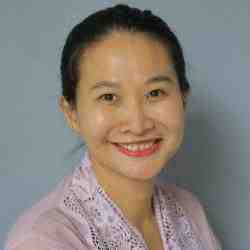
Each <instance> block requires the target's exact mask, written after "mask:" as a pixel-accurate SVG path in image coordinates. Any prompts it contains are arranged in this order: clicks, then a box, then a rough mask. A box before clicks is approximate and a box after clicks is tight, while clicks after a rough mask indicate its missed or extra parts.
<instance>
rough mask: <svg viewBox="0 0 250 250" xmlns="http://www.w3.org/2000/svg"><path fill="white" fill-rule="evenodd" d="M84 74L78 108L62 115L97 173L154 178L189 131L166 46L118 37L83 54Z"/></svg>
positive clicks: (117, 34)
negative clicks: (185, 128) (186, 130)
mask: <svg viewBox="0 0 250 250" xmlns="http://www.w3.org/2000/svg"><path fill="white" fill-rule="evenodd" d="M79 71H80V81H79V82H78V89H77V103H76V109H74V110H70V109H66V108H65V107H66V106H65V105H64V106H65V107H64V108H63V111H64V113H65V115H66V118H67V121H68V122H69V125H70V127H71V128H72V129H73V130H74V131H75V132H76V133H78V134H79V135H80V136H81V137H82V139H83V140H84V141H85V143H86V145H87V148H88V151H89V154H90V158H91V161H92V163H93V166H94V168H95V169H96V171H99V170H100V171H102V172H105V173H107V174H108V175H109V176H111V173H113V174H115V175H119V176H122V177H126V178H132V179H134V180H149V179H152V178H153V177H155V176H156V175H157V174H158V173H159V172H160V170H161V169H162V168H163V167H164V164H165V163H166V162H168V160H169V159H170V158H171V157H172V156H173V155H174V154H175V152H176V151H177V149H178V148H179V146H180V144H181V141H182V138H183V130H184V108H183V99H182V98H183V97H182V93H181V91H180V88H179V84H178V80H177V75H176V73H175V71H174V68H173V64H172V61H171V58H170V55H169V54H168V53H167V52H166V49H165V47H164V46H163V45H162V44H161V43H160V42H158V41H156V40H153V39H150V38H149V37H147V36H146V35H143V34H139V33H138V34H131V33H129V32H118V31H117V32H113V33H111V34H110V35H108V36H107V37H106V38H105V39H104V40H103V41H99V42H96V43H95V44H94V45H92V46H91V47H89V48H88V49H87V50H86V51H85V52H84V56H82V58H81V61H80V66H79ZM64 102H65V101H64ZM62 103H63V102H62ZM61 106H62V107H63V104H62V105H61ZM98 169H99V170H98Z"/></svg>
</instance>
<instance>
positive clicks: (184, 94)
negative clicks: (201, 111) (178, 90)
mask: <svg viewBox="0 0 250 250" xmlns="http://www.w3.org/2000/svg"><path fill="white" fill-rule="evenodd" d="M188 96H189V91H185V92H183V93H182V101H183V106H184V109H186V106H187V99H188Z"/></svg>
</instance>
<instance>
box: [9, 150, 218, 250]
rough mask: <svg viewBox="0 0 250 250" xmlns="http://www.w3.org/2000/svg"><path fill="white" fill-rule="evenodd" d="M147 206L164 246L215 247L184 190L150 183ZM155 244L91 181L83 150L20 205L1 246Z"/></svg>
mask: <svg viewBox="0 0 250 250" xmlns="http://www.w3.org/2000/svg"><path fill="white" fill-rule="evenodd" d="M153 207H154V212H155V216H156V219H157V223H158V226H159V229H160V234H161V239H162V242H163V246H164V249H165V250H181V249H183V250H184V249H185V250H198V249H199V250H220V249H221V246H220V243H219V241H218V240H217V238H216V236H215V235H214V233H213V231H212V229H211V227H210V225H209V223H208V221H207V218H206V215H205V213H204V210H203V208H202V206H201V204H200V203H199V201H198V199H197V198H196V197H195V196H194V195H193V194H192V193H190V192H189V191H187V190H185V189H183V188H180V187H177V186H176V185H173V184H166V185H164V186H163V185H162V184H156V185H155V189H154V195H153ZM78 249H79V250H80V249H81V250H92V249H103V250H130V249H131V250H132V249H133V250H139V249H140V250H156V249H149V248H148V246H147V244H146V242H145V240H144V239H143V237H142V235H141V233H140V232H139V231H138V230H137V228H136V227H134V226H133V225H131V224H130V223H129V221H128V220H127V219H126V218H125V216H124V215H123V213H122V211H121V210H120V208H119V207H118V206H117V205H116V204H115V203H114V202H113V201H112V200H111V199H110V198H109V196H108V195H107V194H106V193H105V191H104V190H103V189H102V187H101V186H100V185H99V183H98V182H97V179H96V177H95V173H94V172H93V170H92V168H91V162H90V160H89V157H88V153H87V152H86V153H85V157H84V158H83V159H82V161H81V162H80V163H79V164H78V165H77V166H76V168H75V169H74V171H73V173H72V174H70V175H68V176H66V177H65V178H64V179H63V180H62V181H61V182H60V183H59V184H58V186H57V187H56V188H55V189H54V190H53V191H52V192H51V193H49V194H48V195H47V196H46V197H44V198H43V199H42V200H40V201H39V202H38V203H37V204H35V205H34V206H33V207H32V208H31V209H29V210H27V211H25V213H23V214H22V216H20V217H19V219H18V221H17V222H16V224H15V226H13V228H12V230H11V231H10V232H9V234H8V238H7V242H6V246H5V250H78Z"/></svg>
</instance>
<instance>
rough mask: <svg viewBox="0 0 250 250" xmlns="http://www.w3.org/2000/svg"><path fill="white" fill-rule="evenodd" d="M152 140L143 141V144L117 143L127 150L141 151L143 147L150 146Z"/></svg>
mask: <svg viewBox="0 0 250 250" xmlns="http://www.w3.org/2000/svg"><path fill="white" fill-rule="evenodd" d="M153 144H154V142H149V143H143V144H127V145H125V144H119V145H120V146H121V147H124V148H126V149H127V150H129V151H133V152H134V151H142V150H144V149H147V148H150V147H152V145H153Z"/></svg>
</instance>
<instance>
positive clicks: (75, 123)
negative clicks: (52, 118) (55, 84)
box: [59, 96, 80, 135]
mask: <svg viewBox="0 0 250 250" xmlns="http://www.w3.org/2000/svg"><path fill="white" fill-rule="evenodd" d="M59 108H60V110H61V112H63V114H64V117H65V119H66V121H67V124H68V126H69V127H70V128H71V129H72V130H73V132H75V133H76V134H77V135H79V134H80V126H79V120H78V115H77V110H76V108H74V107H73V106H72V105H70V104H69V103H68V102H67V101H66V99H65V98H64V96H60V98H59Z"/></svg>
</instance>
